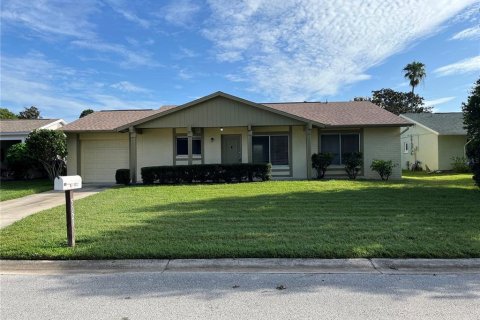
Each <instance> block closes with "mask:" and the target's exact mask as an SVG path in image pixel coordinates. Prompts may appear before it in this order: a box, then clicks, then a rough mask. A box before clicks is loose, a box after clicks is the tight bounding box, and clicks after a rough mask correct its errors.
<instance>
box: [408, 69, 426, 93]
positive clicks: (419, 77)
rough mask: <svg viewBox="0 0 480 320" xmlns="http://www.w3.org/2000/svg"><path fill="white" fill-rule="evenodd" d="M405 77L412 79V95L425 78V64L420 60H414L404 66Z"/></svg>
mask: <svg viewBox="0 0 480 320" xmlns="http://www.w3.org/2000/svg"><path fill="white" fill-rule="evenodd" d="M403 72H404V75H403V76H404V77H405V78H407V79H408V80H409V81H410V86H411V87H412V95H413V94H414V93H415V87H416V86H418V85H419V84H420V82H422V81H423V79H425V77H426V76H427V73H426V71H425V65H424V64H423V63H421V62H418V61H413V62H412V63H409V64H407V65H406V66H405V68H403Z"/></svg>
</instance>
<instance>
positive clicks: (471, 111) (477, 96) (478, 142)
mask: <svg viewBox="0 0 480 320" xmlns="http://www.w3.org/2000/svg"><path fill="white" fill-rule="evenodd" d="M462 111H463V123H464V125H465V129H467V138H468V140H469V141H470V142H469V143H468V145H467V157H468V158H469V159H470V167H471V169H472V172H473V180H474V181H475V184H476V185H477V186H478V187H480V79H478V80H477V81H476V83H475V86H474V88H473V89H472V91H471V93H470V96H469V97H468V100H467V103H463V104H462Z"/></svg>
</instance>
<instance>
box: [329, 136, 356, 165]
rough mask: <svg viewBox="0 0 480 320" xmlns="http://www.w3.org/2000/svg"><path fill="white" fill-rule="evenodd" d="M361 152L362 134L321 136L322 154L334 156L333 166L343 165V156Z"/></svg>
mask: <svg viewBox="0 0 480 320" xmlns="http://www.w3.org/2000/svg"><path fill="white" fill-rule="evenodd" d="M359 151H360V134H358V133H326V134H321V136H320V152H322V153H327V152H328V153H331V154H332V155H333V161H332V164H337V165H340V164H343V159H342V155H343V154H345V153H352V152H359Z"/></svg>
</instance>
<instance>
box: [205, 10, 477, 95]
mask: <svg viewBox="0 0 480 320" xmlns="http://www.w3.org/2000/svg"><path fill="white" fill-rule="evenodd" d="M471 3H473V0H464V1H450V0H438V1H423V2H418V1H414V0H407V1H400V0H397V1H388V2H385V1H382V0H368V1H348V0H343V1H341V0H331V1H321V2H320V1H316V0H310V1H302V2H298V1H293V0H291V1H290V0H282V1H271V0H246V1H241V2H239V1H222V0H210V1H209V4H210V8H211V11H212V18H211V20H210V21H208V22H207V27H205V29H204V30H203V34H204V35H205V36H206V37H207V38H208V39H210V40H211V41H212V42H213V43H214V44H215V48H216V54H217V58H218V60H220V61H223V62H225V61H227V62H238V61H239V62H241V63H243V64H245V67H244V68H243V71H242V72H241V74H240V75H239V77H241V78H246V79H249V80H250V81H251V84H252V88H253V89H254V90H255V91H257V92H262V93H265V94H266V95H268V96H269V97H271V98H275V99H288V100H299V101H302V100H310V99H315V98H317V99H318V98H321V97H322V96H325V95H333V94H336V93H337V92H338V90H339V88H341V87H342V86H344V85H346V84H351V83H354V82H357V81H361V80H365V79H369V78H370V76H369V75H368V74H367V73H366V72H367V70H368V69H369V68H371V67H373V66H376V65H378V64H380V63H382V62H384V61H385V60H386V59H387V58H388V57H390V56H392V55H394V54H396V53H398V52H401V51H402V50H404V49H405V48H407V47H408V46H410V45H411V44H412V43H413V42H414V41H415V40H418V39H420V38H422V37H425V36H428V35H431V34H433V33H435V32H436V31H437V30H439V28H440V26H441V25H442V23H444V22H446V21H447V20H449V19H450V18H452V17H453V16H455V15H456V14H458V13H459V12H461V11H462V10H463V9H465V8H466V7H467V6H468V5H470V4H471Z"/></svg>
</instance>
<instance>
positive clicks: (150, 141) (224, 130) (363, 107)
mask: <svg viewBox="0 0 480 320" xmlns="http://www.w3.org/2000/svg"><path fill="white" fill-rule="evenodd" d="M408 125H410V123H409V122H407V121H406V120H404V119H402V118H400V117H398V116H396V115H394V114H392V113H390V112H388V111H386V110H384V109H381V108H380V107H378V106H376V105H374V104H372V103H371V102H368V101H352V102H328V103H323V102H292V103H262V104H260V103H255V102H251V101H248V100H244V99H241V98H238V97H235V96H232V95H229V94H225V93H223V92H216V93H213V94H211V95H208V96H205V97H203V98H200V99H197V100H194V101H191V102H188V103H186V104H183V105H181V106H176V107H174V106H169V107H162V108H160V109H158V110H136V111H135V110H126V111H100V112H95V113H92V114H90V115H88V116H86V117H84V118H81V119H78V120H76V121H75V122H72V123H70V124H68V125H67V126H65V127H64V128H63V130H64V132H65V133H66V134H67V137H68V140H67V141H68V164H67V167H68V174H69V175H71V174H80V175H81V176H82V177H83V179H84V181H85V182H112V181H114V180H115V179H114V177H115V170H116V169H120V168H130V170H131V175H132V179H133V181H139V180H141V174H140V169H141V168H142V167H146V166H161V165H185V164H202V163H265V162H270V163H271V164H272V175H273V177H274V178H294V179H307V178H312V177H315V173H314V172H313V173H312V168H311V155H312V154H313V153H317V152H318V151H319V150H320V151H322V152H331V153H333V154H334V155H335V159H334V163H333V165H332V166H331V167H329V170H327V176H330V177H331V176H344V174H345V173H344V166H343V164H342V163H343V159H342V153H346V152H353V151H361V152H363V154H364V162H365V165H364V168H363V170H362V172H361V174H360V176H361V177H363V178H367V179H377V178H378V175H377V174H376V173H375V172H372V171H371V169H370V164H371V162H372V160H373V159H384V160H392V161H393V162H394V163H396V164H398V166H397V167H396V168H395V169H394V172H393V175H392V178H393V179H400V178H401V170H400V168H399V164H400V153H399V152H398V149H399V148H400V127H404V126H408Z"/></svg>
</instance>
